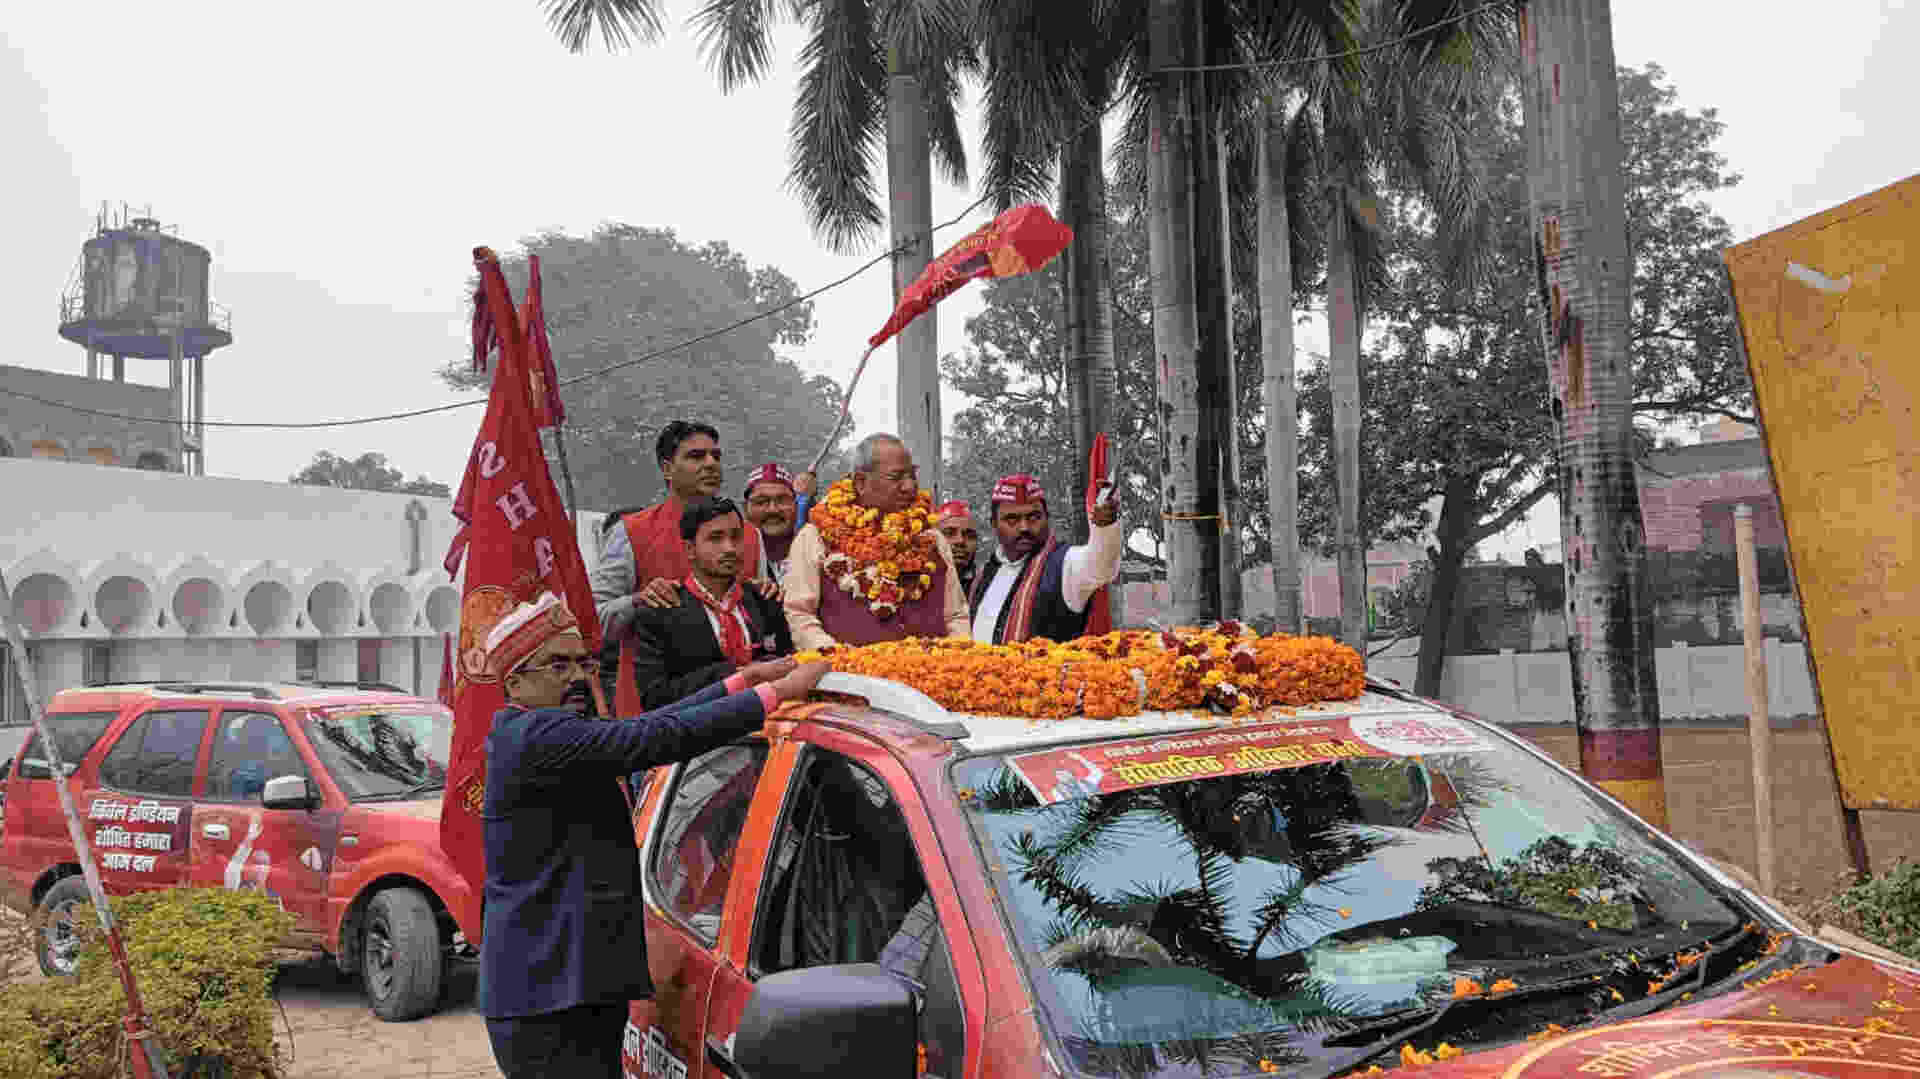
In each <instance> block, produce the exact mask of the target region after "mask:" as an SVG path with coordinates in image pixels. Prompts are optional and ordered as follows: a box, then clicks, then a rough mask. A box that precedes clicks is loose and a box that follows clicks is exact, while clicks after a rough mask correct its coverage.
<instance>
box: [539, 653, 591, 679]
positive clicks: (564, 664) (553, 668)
mask: <svg viewBox="0 0 1920 1079" xmlns="http://www.w3.org/2000/svg"><path fill="white" fill-rule="evenodd" d="M575 667H578V668H580V671H581V673H583V674H585V675H586V676H587V677H588V678H592V677H594V676H595V675H598V674H599V673H600V661H599V660H597V659H595V658H593V657H592V656H588V655H578V656H555V657H553V658H552V659H550V660H548V661H547V662H545V663H529V664H527V665H526V666H524V667H522V668H520V669H521V670H523V671H528V672H534V671H538V672H541V673H545V674H552V675H565V674H566V673H567V672H569V671H571V670H573V668H575Z"/></svg>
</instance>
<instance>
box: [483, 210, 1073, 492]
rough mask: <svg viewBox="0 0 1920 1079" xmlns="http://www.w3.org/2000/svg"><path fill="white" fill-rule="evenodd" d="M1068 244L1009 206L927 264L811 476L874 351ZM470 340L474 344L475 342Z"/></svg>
mask: <svg viewBox="0 0 1920 1079" xmlns="http://www.w3.org/2000/svg"><path fill="white" fill-rule="evenodd" d="M1072 242H1073V230H1072V229H1070V228H1068V227H1067V226H1065V225H1063V224H1061V223H1060V222H1058V221H1056V220H1054V217H1053V215H1052V214H1050V213H1048V212H1047V208H1046V207H1044V206H1040V205H1037V204H1032V203H1029V204H1028V205H1026V206H1015V207H1014V208H1013V209H1011V210H1008V211H1007V212H1005V213H1003V214H1001V215H1000V216H998V217H996V218H994V219H993V220H992V221H989V222H987V223H986V224H984V225H982V226H980V227H979V228H977V229H975V230H973V231H972V232H970V233H968V234H967V235H966V236H965V237H964V238H962V239H961V241H960V242H959V243H957V244H954V245H953V246H952V247H950V248H948V249H947V251H946V253H945V254H943V255H941V256H940V257H939V258H937V259H934V260H933V261H932V262H929V263H927V268H926V269H924V270H922V271H920V276H919V277H917V278H915V279H914V282H913V284H911V285H908V286H907V290H906V291H905V292H903V293H901V294H900V303H899V304H898V305H897V306H895V307H894V309H893V317H891V318H889V319H887V324H886V325H884V326H882V327H880V332H879V333H876V334H874V335H873V336H872V337H869V338H867V351H866V352H865V353H863V354H861V356H860V363H859V365H858V366H856V367H855V368H854V369H853V378H852V379H850V380H848V382H847V392H846V394H845V395H844V396H843V397H841V399H840V418H839V419H837V420H835V421H834V423H833V430H832V431H831V432H829V433H828V434H827V441H826V443H825V444H824V445H822V446H821V447H820V452H819V453H817V454H815V455H814V458H813V464H812V466H810V469H811V471H814V472H818V471H819V470H820V462H822V461H824V460H826V459H827V451H828V450H830V449H832V448H833V441H834V439H836V438H838V437H840V428H842V427H844V426H846V423H847V410H848V409H849V408H851V407H853V388H854V387H855V386H858V385H859V384H860V375H861V373H862V372H864V371H866V369H867V360H868V358H869V357H871V356H872V355H873V350H874V349H877V348H879V347H880V346H881V345H884V344H886V343H887V341H888V339H890V338H891V337H893V335H894V334H897V333H899V332H900V331H901V330H903V329H906V326H907V323H909V322H912V321H913V320H914V319H916V318H919V317H920V316H921V315H924V314H926V313H927V312H928V311H930V310H932V309H933V305H934V304H937V303H939V302H940V301H941V300H944V299H946V298H947V297H948V296H951V295H952V294H953V293H954V292H955V291H957V290H958V289H959V288H960V286H962V285H964V284H966V283H967V282H969V281H972V280H974V279H975V278H980V277H1012V276H1014V275H1016V274H1023V273H1032V272H1033V271H1034V270H1038V269H1040V268H1041V267H1043V266H1045V265H1046V264H1047V263H1049V262H1052V261H1053V258H1054V256H1055V255H1058V254H1059V253H1060V252H1062V251H1065V250H1066V249H1067V245H1068V244H1070V243H1072ZM475 340H476V341H478V340H479V338H478V337H477V336H476V337H475Z"/></svg>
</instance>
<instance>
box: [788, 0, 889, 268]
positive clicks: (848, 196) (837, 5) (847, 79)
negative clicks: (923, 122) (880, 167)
mask: <svg viewBox="0 0 1920 1079" xmlns="http://www.w3.org/2000/svg"><path fill="white" fill-rule="evenodd" d="M872 15H873V13H872V11H871V9H870V7H869V5H868V3H867V0H820V2H819V3H818V4H816V5H815V6H813V7H812V8H810V9H809V12H808V17H809V18H810V20H811V26H810V27H809V31H810V32H809V35H808V37H807V42H806V44H805V45H804V46H802V47H801V50H800V64H801V67H802V69H803V71H802V74H801V76H800V87H799V92H798V94H797V95H796V96H795V98H794V103H793V122H792V129H791V132H792V134H791V143H792V145H791V150H790V161H791V164H790V167H789V169H788V173H787V185H788V188H789V189H790V190H792V191H794V192H795V193H796V194H798V195H799V196H800V198H801V199H802V201H803V202H804V203H805V204H806V208H807V218H808V222H809V223H810V224H811V225H812V226H813V229H814V232H815V233H816V234H819V235H820V236H821V237H822V238H823V239H824V240H825V241H826V243H827V246H828V247H830V248H832V249H833V250H836V251H845V250H848V249H849V248H851V247H853V246H854V245H855V244H857V243H858V242H860V241H861V240H863V239H865V238H866V237H867V236H868V235H869V234H871V233H872V232H873V231H874V230H876V229H878V228H880V227H881V226H882V225H884V224H885V223H886V214H885V212H884V210H883V209H882V207H881V205H880V201H879V198H878V195H877V186H878V185H877V181H876V180H875V177H874V165H875V161H874V158H875V155H876V153H877V147H878V146H879V144H880V141H881V139H882V138H883V137H884V134H885V130H886V109H885V104H884V103H885V100H886V81H887V72H886V65H885V63H884V62H883V61H882V58H881V54H880V49H879V46H878V44H877V42H876V38H875V34H874V30H875V27H874V24H873V18H872Z"/></svg>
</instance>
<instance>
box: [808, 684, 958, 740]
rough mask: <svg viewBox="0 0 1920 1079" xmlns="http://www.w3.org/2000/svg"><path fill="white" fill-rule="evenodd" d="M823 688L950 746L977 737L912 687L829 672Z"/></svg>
mask: <svg viewBox="0 0 1920 1079" xmlns="http://www.w3.org/2000/svg"><path fill="white" fill-rule="evenodd" d="M819 688H820V689H822V690H824V691H826V692H828V693H844V694H846V695H848V696H850V697H860V698H863V699H865V700H866V702H867V703H868V704H870V705H872V706H873V707H875V708H878V709H879V710H881V711H882V712H888V713H891V714H893V715H895V716H898V717H900V718H901V719H904V720H906V721H907V722H908V723H911V724H913V725H914V726H916V727H918V728H920V729H921V730H923V731H926V732H927V733H928V734H931V735H933V736H934V737H936V738H944V739H946V740H947V741H949V742H958V741H962V740H964V739H966V738H968V737H970V736H971V735H972V733H973V732H972V731H969V730H968V729H967V725H966V724H964V723H961V722H959V721H958V720H956V719H954V718H953V713H952V712H949V711H947V709H946V706H945V705H942V704H941V703H940V702H939V701H936V700H934V699H933V698H932V697H929V696H927V695H926V694H924V693H922V692H920V691H919V690H917V689H914V688H913V687H912V686H907V685H902V684H900V683H899V682H894V681H891V680H889V679H885V678H874V677H871V676H869V675H864V674H844V673H842V672H840V671H829V672H827V674H826V675H825V676H824V677H822V678H821V679H820V685H819Z"/></svg>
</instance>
